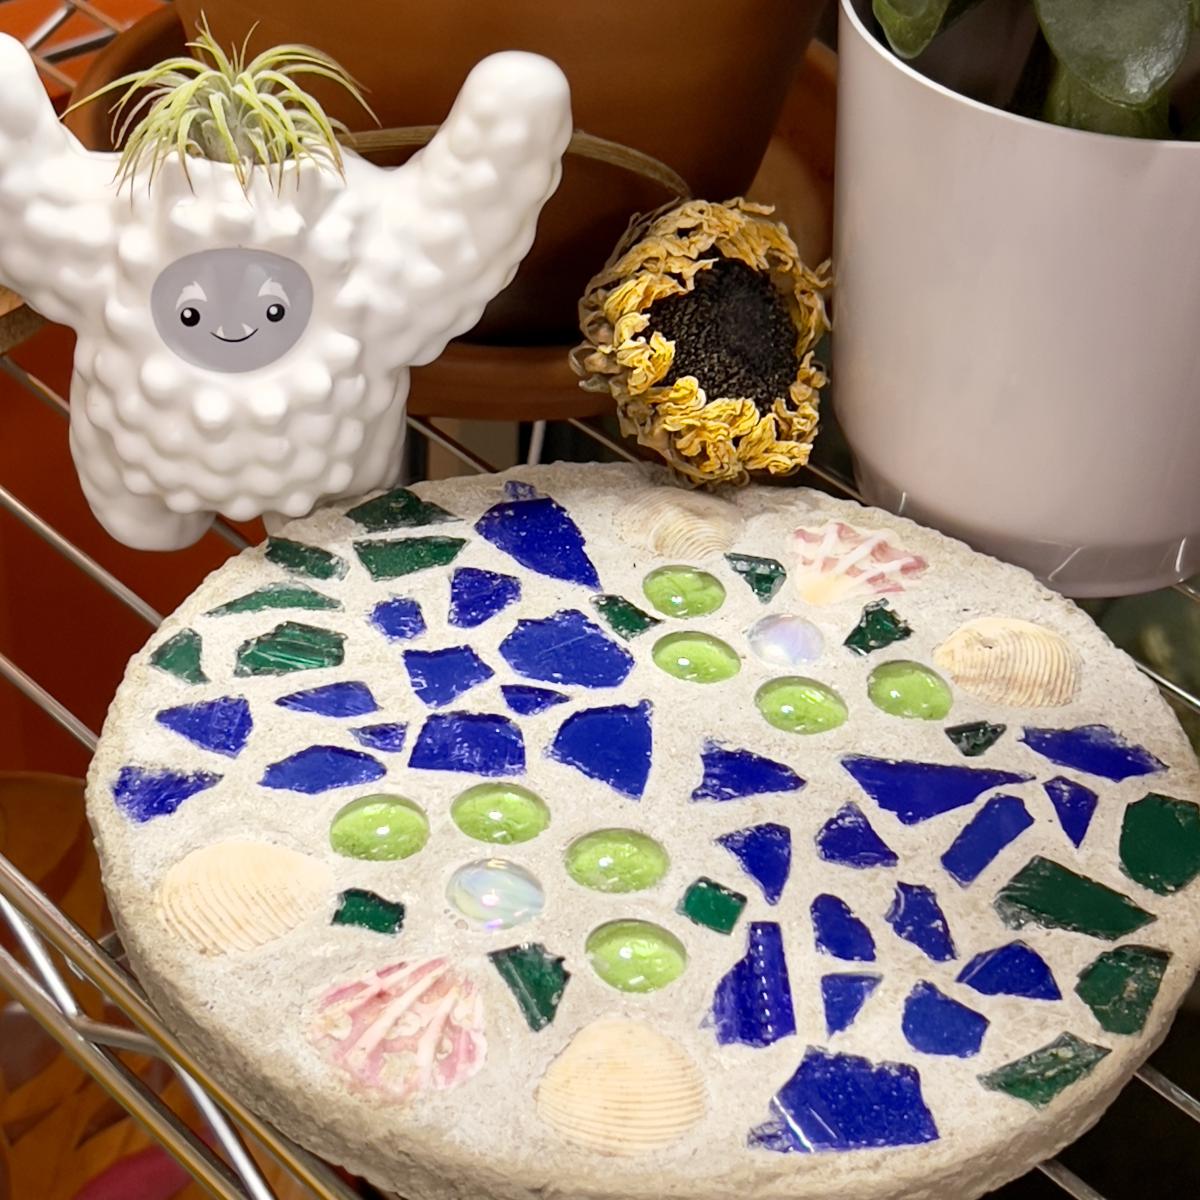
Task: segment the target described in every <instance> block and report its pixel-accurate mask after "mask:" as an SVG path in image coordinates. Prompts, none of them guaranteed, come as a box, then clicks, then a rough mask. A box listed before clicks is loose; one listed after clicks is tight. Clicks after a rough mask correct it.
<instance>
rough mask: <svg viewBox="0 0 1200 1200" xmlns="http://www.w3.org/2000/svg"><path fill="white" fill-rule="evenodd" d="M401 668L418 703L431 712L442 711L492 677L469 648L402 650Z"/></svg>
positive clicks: (489, 669)
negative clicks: (427, 706)
mask: <svg viewBox="0 0 1200 1200" xmlns="http://www.w3.org/2000/svg"><path fill="white" fill-rule="evenodd" d="M404 665H405V667H406V668H407V670H408V680H409V682H410V683H411V684H412V690H413V691H414V692H415V693H416V694H417V699H418V700H420V701H421V703H422V704H428V705H429V707H430V708H442V707H443V706H444V705H447V704H449V703H451V702H452V701H454V700H457V699H458V698H459V696H461V695H462V694H463V693H464V692H469V691H470V690H471V689H472V688H473V687H478V686H479V685H480V684H481V683H486V682H487V680H489V679H491V677H492V676H493V675H494V674H495V672H494V671H493V670H492V668H491V667H489V666H488V665H487V663H485V662H484V661H483V659H482V658H480V657H479V655H478V654H476V653H475V651H474V650H472V649H471V647H470V646H450V647H447V648H446V649H444V650H405V651H404Z"/></svg>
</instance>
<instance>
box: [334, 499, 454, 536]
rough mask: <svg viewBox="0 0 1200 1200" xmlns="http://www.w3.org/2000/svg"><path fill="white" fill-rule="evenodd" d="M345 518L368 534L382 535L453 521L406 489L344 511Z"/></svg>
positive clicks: (451, 517) (441, 509) (437, 505)
mask: <svg viewBox="0 0 1200 1200" xmlns="http://www.w3.org/2000/svg"><path fill="white" fill-rule="evenodd" d="M346 516H348V517H349V518H350V520H351V521H353V522H355V524H357V525H358V526H359V527H360V528H361V529H365V530H366V531H367V532H368V533H385V532H386V531H388V530H390V529H413V528H418V527H420V526H422V525H441V524H444V523H445V522H447V521H457V520H458V517H456V516H455V515H454V514H453V513H451V512H447V511H446V510H445V509H444V508H443V507H442V506H441V505H440V504H433V503H432V502H430V501H428V500H422V499H421V498H420V497H419V496H417V495H416V494H415V493H413V492H410V491H409V490H408V488H393V489H392V490H391V491H390V492H384V494H383V495H382V496H376V497H375V498H374V499H372V500H365V501H363V503H362V504H356V505H355V506H354V507H353V508H350V509H347V510H346Z"/></svg>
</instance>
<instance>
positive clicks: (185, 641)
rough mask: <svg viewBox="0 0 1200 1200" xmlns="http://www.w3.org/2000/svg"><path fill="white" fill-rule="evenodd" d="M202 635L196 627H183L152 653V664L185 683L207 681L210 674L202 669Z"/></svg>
mask: <svg viewBox="0 0 1200 1200" xmlns="http://www.w3.org/2000/svg"><path fill="white" fill-rule="evenodd" d="M201 645H202V643H201V641H200V635H199V634H198V633H197V632H196V631H195V630H194V629H181V630H180V631H179V632H178V633H177V634H175V635H174V636H173V637H169V638H167V640H166V641H165V642H163V644H162V645H161V646H158V647H156V648H155V649H154V651H153V652H152V653H151V655H150V665H151V666H152V667H157V668H158V669H159V670H160V671H166V673H167V674H168V675H174V676H175V678H176V679H182V680H183V682H184V683H207V682H208V676H207V675H205V673H204V672H203V671H202V670H201V669H200V649H201Z"/></svg>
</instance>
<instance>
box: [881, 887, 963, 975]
mask: <svg viewBox="0 0 1200 1200" xmlns="http://www.w3.org/2000/svg"><path fill="white" fill-rule="evenodd" d="M885 919H886V921H887V923H888V924H889V925H890V926H891V927H892V929H894V930H895V932H896V936H897V937H902V938H903V939H904V940H905V941H906V942H912V944H913V945H914V946H916V947H917V949H918V950H921V951H922V952H923V953H925V954H927V955H928V956H929V957H930V958H931V959H932V960H933V961H934V962H949V961H950V960H951V959H952V958H956V957H957V955H958V952H957V951H956V950H955V948H954V939H953V938H952V937H951V936H950V926H949V925H947V924H946V914H945V913H943V912H942V908H941V905H940V904H938V902H937V897H936V896H935V895H934V893H933V889H932V888H928V887H925V885H924V884H920V883H898V884H896V895H895V898H894V899H893V900H892V906H891V908H889V909H888V911H887V916H886V918H885Z"/></svg>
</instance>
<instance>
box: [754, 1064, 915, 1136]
mask: <svg viewBox="0 0 1200 1200" xmlns="http://www.w3.org/2000/svg"><path fill="white" fill-rule="evenodd" d="M938 1136H939V1135H938V1131H937V1125H935V1124H934V1120H933V1115H932V1114H931V1113H930V1111H929V1109H928V1108H927V1107H926V1106H925V1100H924V1098H923V1097H922V1095H921V1076H920V1075H919V1074H918V1072H917V1069H916V1067H912V1066H909V1065H908V1064H907V1063H891V1062H884V1063H872V1062H870V1061H869V1060H867V1059H865V1058H860V1057H858V1056H857V1055H854V1054H831V1053H830V1052H829V1051H828V1050H821V1049H818V1048H817V1047H816V1046H809V1048H808V1049H807V1050H806V1051H805V1052H804V1059H803V1061H802V1062H801V1063H800V1066H799V1067H797V1069H796V1073H795V1074H794V1075H793V1076H792V1077H791V1079H789V1080H788V1081H787V1083H785V1084H784V1085H783V1087H781V1088H780V1089H779V1091H778V1092H777V1093H776V1095H775V1097H774V1099H773V1100H772V1101H771V1117H770V1119H769V1120H768V1121H767V1122H766V1124H764V1125H760V1126H759V1127H758V1128H757V1129H753V1130H751V1132H750V1137H749V1145H750V1146H752V1147H757V1148H759V1149H763V1150H776V1151H778V1152H780V1153H785V1154H787V1153H792V1154H809V1153H814V1152H820V1151H824V1150H867V1149H870V1148H873V1147H881V1146H919V1145H921V1144H923V1143H925V1142H933V1141H936V1140H937V1138H938Z"/></svg>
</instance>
